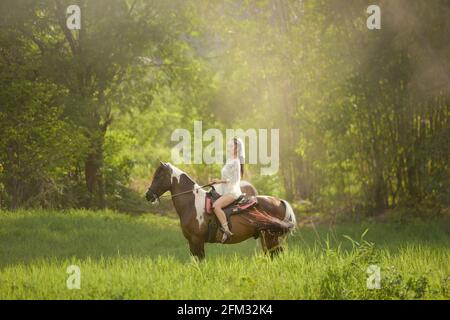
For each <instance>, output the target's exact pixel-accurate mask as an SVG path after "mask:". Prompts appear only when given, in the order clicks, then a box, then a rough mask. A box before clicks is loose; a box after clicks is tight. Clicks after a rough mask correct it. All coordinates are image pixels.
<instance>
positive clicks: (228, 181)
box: [210, 137, 243, 243]
mask: <svg viewBox="0 0 450 320" xmlns="http://www.w3.org/2000/svg"><path fill="white" fill-rule="evenodd" d="M227 150H228V152H227V161H226V163H225V165H224V166H223V168H222V171H221V173H222V178H221V179H220V180H219V179H213V180H211V181H210V183H211V184H222V188H220V189H221V192H219V193H220V194H221V197H220V198H219V199H217V200H216V201H215V202H214V206H213V208H214V213H215V214H216V216H217V219H219V221H220V224H221V225H222V231H223V237H222V243H224V242H225V241H226V240H227V239H228V238H229V237H231V236H233V233H232V232H231V231H230V229H229V227H228V222H227V217H226V215H225V213H224V212H223V210H222V208H225V207H226V206H228V205H230V204H231V203H233V202H234V201H236V200H237V199H238V198H239V197H240V196H241V194H242V192H241V187H240V182H241V172H242V169H243V167H242V166H241V163H240V161H239V158H238V154H241V155H243V152H242V151H240V150H243V148H242V143H241V142H240V141H239V140H238V138H236V137H234V138H233V139H232V140H231V141H230V142H229V143H228V147H227Z"/></svg>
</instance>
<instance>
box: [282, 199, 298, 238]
mask: <svg viewBox="0 0 450 320" xmlns="http://www.w3.org/2000/svg"><path fill="white" fill-rule="evenodd" d="M281 202H282V203H283V204H284V207H285V209H286V212H285V215H284V220H283V221H285V222H291V223H292V224H293V227H292V229H291V230H290V231H294V229H295V227H296V226H297V218H296V217H295V213H294V210H293V209H292V206H291V205H290V204H289V202H287V201H286V200H283V199H281Z"/></svg>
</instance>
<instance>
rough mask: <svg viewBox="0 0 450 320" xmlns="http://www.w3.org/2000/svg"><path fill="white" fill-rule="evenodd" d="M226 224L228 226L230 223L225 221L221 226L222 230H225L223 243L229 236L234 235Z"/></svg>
mask: <svg viewBox="0 0 450 320" xmlns="http://www.w3.org/2000/svg"><path fill="white" fill-rule="evenodd" d="M224 226H227V227H228V223H224V224H223V225H222V226H221V227H220V229H221V230H222V232H223V235H222V240H221V243H225V242H226V241H227V240H228V239H229V238H231V237H232V236H233V232H231V231H230V229H228V228H225V227H224Z"/></svg>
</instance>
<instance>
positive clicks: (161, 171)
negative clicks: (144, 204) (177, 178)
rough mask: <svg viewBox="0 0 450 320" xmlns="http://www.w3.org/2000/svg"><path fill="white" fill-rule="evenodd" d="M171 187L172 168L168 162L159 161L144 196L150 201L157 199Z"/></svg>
mask: <svg viewBox="0 0 450 320" xmlns="http://www.w3.org/2000/svg"><path fill="white" fill-rule="evenodd" d="M171 187H172V168H171V166H170V165H169V164H168V163H164V162H162V161H160V165H159V167H158V168H157V169H156V171H155V173H154V175H153V180H152V183H151V185H150V187H149V188H148V190H147V192H146V193H145V198H146V199H147V200H148V201H150V202H152V203H153V202H155V201H156V200H159V197H160V196H161V195H162V194H163V193H165V192H166V191H168V190H170V188H171Z"/></svg>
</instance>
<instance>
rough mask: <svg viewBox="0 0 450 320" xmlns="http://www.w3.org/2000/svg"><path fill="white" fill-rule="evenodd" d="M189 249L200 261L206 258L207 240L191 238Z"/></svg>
mask: <svg viewBox="0 0 450 320" xmlns="http://www.w3.org/2000/svg"><path fill="white" fill-rule="evenodd" d="M189 249H190V250H191V254H192V255H193V256H194V257H195V258H197V259H198V260H199V261H201V260H203V259H204V258H205V242H204V241H203V240H201V239H199V238H198V237H192V238H191V239H189Z"/></svg>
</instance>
